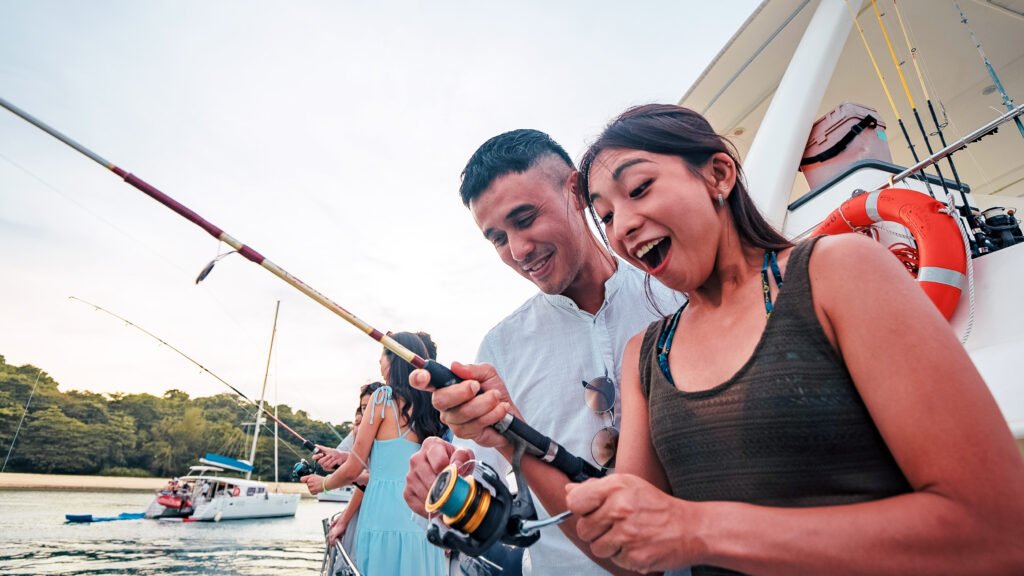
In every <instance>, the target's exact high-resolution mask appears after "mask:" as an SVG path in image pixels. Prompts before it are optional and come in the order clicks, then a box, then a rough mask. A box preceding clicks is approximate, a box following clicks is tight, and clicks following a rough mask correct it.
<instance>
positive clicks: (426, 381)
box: [409, 368, 433, 392]
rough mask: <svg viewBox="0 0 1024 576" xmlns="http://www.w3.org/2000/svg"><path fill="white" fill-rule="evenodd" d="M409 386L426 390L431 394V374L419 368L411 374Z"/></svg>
mask: <svg viewBox="0 0 1024 576" xmlns="http://www.w3.org/2000/svg"><path fill="white" fill-rule="evenodd" d="M409 385H410V386H412V387H413V388H416V389H417V390H424V391H426V392H430V391H432V390H433V388H431V386H430V372H427V371H426V370H423V369H422V368H417V369H416V370H413V371H412V373H411V374H409Z"/></svg>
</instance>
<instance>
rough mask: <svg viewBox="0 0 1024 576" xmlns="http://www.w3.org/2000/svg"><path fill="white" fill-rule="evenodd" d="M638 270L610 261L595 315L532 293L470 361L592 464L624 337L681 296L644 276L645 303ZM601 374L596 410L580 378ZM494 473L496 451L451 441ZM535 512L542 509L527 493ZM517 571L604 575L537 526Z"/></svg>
mask: <svg viewBox="0 0 1024 576" xmlns="http://www.w3.org/2000/svg"><path fill="white" fill-rule="evenodd" d="M644 277H645V275H644V273H643V272H641V271H639V270H637V269H636V268H633V267H632V266H630V265H628V264H626V263H625V262H622V261H621V260H620V261H618V266H617V270H616V272H615V273H614V274H613V275H612V276H611V278H609V279H608V281H607V282H605V286H604V289H605V296H604V303H603V304H602V306H601V308H600V309H599V310H598V311H597V313H596V314H590V313H588V312H586V311H584V310H581V309H580V308H579V307H578V306H576V303H575V302H573V301H572V299H570V298H568V297H566V296H561V295H550V294H543V293H539V294H537V295H536V296H533V297H532V298H530V299H529V300H527V301H526V302H525V303H524V304H523V305H522V306H520V307H519V308H518V309H517V310H516V311H515V312H513V313H512V314H510V315H509V316H508V317H506V318H505V319H504V320H502V321H501V322H500V323H499V324H498V325H497V326H495V327H494V328H493V329H491V331H490V332H488V334H487V336H486V337H484V340H483V342H482V343H481V345H480V351H479V352H478V354H477V362H478V363H487V364H491V365H493V366H494V367H495V368H496V369H497V372H498V375H499V376H501V378H502V380H504V382H505V385H506V386H507V387H508V391H509V394H510V395H511V397H512V401H513V402H514V403H515V405H516V407H517V408H518V409H519V411H520V413H522V415H523V418H524V420H525V421H526V422H527V423H528V424H529V425H530V426H532V427H533V428H535V429H536V430H538V431H539V432H541V433H543V434H545V435H547V436H550V437H551V438H552V439H554V440H555V441H556V442H558V443H559V444H560V445H561V446H563V447H564V448H565V449H567V450H569V451H570V452H572V453H573V454H575V455H577V456H580V457H583V458H585V459H586V460H588V461H589V462H591V463H592V464H596V463H595V462H594V458H593V456H592V455H591V448H590V445H591V441H592V440H593V438H594V435H595V434H597V433H598V431H600V430H601V429H602V428H604V427H606V426H609V425H612V424H613V423H614V425H615V427H616V428H618V416H619V414H620V413H621V410H620V399H619V393H618V388H619V378H620V377H621V375H622V354H623V351H624V350H625V348H626V343H627V342H628V341H629V339H630V338H631V337H632V336H633V335H635V334H637V333H638V332H640V331H642V330H644V329H645V328H646V327H647V326H648V325H649V324H650V323H651V322H653V321H655V320H657V319H658V318H661V317H662V316H665V315H668V314H671V313H673V312H675V310H676V309H677V308H679V306H680V305H681V304H682V303H683V301H684V298H683V296H682V295H680V294H678V293H676V292H673V291H671V290H669V289H668V288H665V287H664V286H663V285H661V284H660V283H658V281H656V280H653V279H652V280H651V281H650V288H651V290H650V293H651V295H652V296H653V300H654V302H651V301H649V300H650V298H649V297H648V291H647V290H645V287H644V283H645V279H644ZM599 376H608V377H610V378H611V379H612V380H613V382H614V383H615V390H616V398H615V411H614V412H615V414H614V416H613V415H612V414H610V413H606V414H597V413H595V412H594V411H592V410H591V409H590V408H588V407H587V405H586V403H585V402H584V383H586V382H589V381H590V380H592V379H594V378H597V377H599ZM455 443H456V444H457V445H462V446H466V447H468V448H471V449H473V450H474V452H475V453H476V456H477V458H478V459H480V460H483V461H485V462H487V463H488V464H490V465H492V466H493V467H494V468H495V469H496V470H497V471H498V473H499V474H500V475H501V476H502V477H506V476H507V475H508V474H509V472H510V471H511V464H509V462H508V461H507V460H505V459H504V458H503V457H501V456H500V455H499V454H498V453H497V451H495V450H490V449H482V448H481V447H479V446H475V445H474V444H472V443H471V442H468V441H465V440H458V439H457V440H456V442H455ZM534 504H535V505H536V507H537V511H538V514H539V516H540V517H541V518H544V517H546V516H548V513H547V512H546V511H545V510H544V509H543V506H541V504H540V501H539V500H537V499H536V498H534ZM524 573H525V574H534V575H547V574H550V575H556V576H567V575H569V574H572V575H577V574H606V572H605V571H604V570H602V569H601V568H600V567H599V566H598V565H597V564H595V563H594V562H592V561H591V560H590V559H589V558H587V557H586V556H585V555H584V554H583V552H581V551H580V550H579V549H578V548H576V546H575V545H574V544H573V543H572V542H571V541H570V540H569V539H568V538H567V537H566V536H565V535H564V534H562V532H561V531H560V530H559V529H557V528H549V529H545V530H544V531H543V532H542V534H541V538H540V541H538V542H537V543H536V544H534V545H533V546H531V547H530V548H529V549H528V550H527V554H526V558H524Z"/></svg>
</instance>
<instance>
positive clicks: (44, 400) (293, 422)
mask: <svg viewBox="0 0 1024 576" xmlns="http://www.w3.org/2000/svg"><path fill="white" fill-rule="evenodd" d="M37 375H38V377H39V384H38V385H37V386H36V391H35V395H34V396H33V397H32V403H31V404H30V405H29V409H28V414H27V415H26V416H25V422H24V424H22V427H21V431H20V432H19V434H18V438H17V442H16V443H15V446H14V450H13V452H12V453H11V458H10V461H9V462H8V463H7V469H6V471H7V472H35V473H48V474H87V475H90V474H99V475H111V476H161V477H165V476H178V475H181V474H184V473H185V472H186V471H187V470H188V466H189V465H192V464H196V463H198V459H199V458H200V457H201V456H203V455H204V454H206V453H207V452H215V453H218V454H224V455H227V456H232V457H236V458H246V457H247V456H248V453H249V448H250V446H251V442H252V435H251V425H250V426H249V427H247V428H245V429H243V423H245V422H249V423H251V422H252V421H253V416H254V414H255V412H256V407H255V406H253V405H252V404H250V403H248V402H246V401H244V400H242V399H240V398H238V397H237V396H235V395H233V394H217V395H215V396H206V397H198V398H191V397H189V395H188V394H186V393H185V392H182V391H181V390H168V391H167V392H165V393H164V394H163V396H154V395H152V394H123V393H113V394H97V393H95V392H83V391H78V390H70V391H68V392H62V391H60V390H59V389H58V387H59V384H58V383H57V382H56V381H55V380H53V379H52V378H51V377H50V376H49V375H48V374H47V373H46V372H45V371H43V372H40V369H39V368H38V367H36V366H32V365H31V364H25V365H22V366H13V365H10V364H7V362H6V360H5V359H4V357H3V356H2V355H0V454H3V455H4V456H6V455H7V451H8V449H9V448H10V446H11V441H12V440H13V438H14V432H15V430H16V429H17V427H18V422H19V421H20V420H21V417H22V413H23V412H24V410H25V403H26V402H27V401H28V399H29V395H30V394H31V393H32V386H33V384H34V383H35V381H36V377H37ZM271 410H272V408H271ZM277 410H278V412H277V414H278V418H280V419H281V421H282V422H285V423H287V424H288V425H289V426H291V427H292V428H293V429H294V430H295V431H296V432H298V433H299V434H301V435H302V436H304V437H305V438H307V439H309V440H312V441H313V442H316V443H318V444H325V445H329V446H333V445H335V444H337V443H338V438H339V435H340V436H344V435H345V434H347V433H348V431H349V428H350V426H351V423H350V422H344V423H342V424H340V425H337V426H334V425H332V424H330V423H327V422H321V421H319V420H314V419H312V418H310V417H309V415H308V414H306V412H305V411H303V410H297V411H293V410H292V408H290V407H289V406H287V405H283V404H282V405H279V406H278V408H277ZM273 425H274V423H273V421H272V420H269V419H267V423H266V424H265V426H266V427H264V428H263V429H262V430H261V431H260V439H259V445H258V447H257V450H256V458H255V471H254V473H253V476H254V477H257V476H258V477H262V478H263V479H268V478H269V479H272V478H273V475H274V438H273ZM246 430H248V432H249V435H248V438H247V437H246ZM280 438H281V440H280V449H279V458H278V463H279V466H280V475H281V479H282V480H287V478H288V475H289V473H290V472H291V468H292V465H293V464H294V463H295V462H296V461H297V460H298V459H299V457H303V458H308V456H309V454H308V452H307V451H305V450H304V449H303V448H302V447H301V446H299V445H298V442H297V441H295V440H294V439H293V438H291V436H290V435H288V434H287V433H286V432H285V431H284V430H281V436H280Z"/></svg>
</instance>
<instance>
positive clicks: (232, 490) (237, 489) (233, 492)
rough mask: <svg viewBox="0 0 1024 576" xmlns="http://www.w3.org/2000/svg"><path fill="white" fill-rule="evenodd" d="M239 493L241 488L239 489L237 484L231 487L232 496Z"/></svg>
mask: <svg viewBox="0 0 1024 576" xmlns="http://www.w3.org/2000/svg"><path fill="white" fill-rule="evenodd" d="M241 493H242V490H241V489H239V488H238V486H235V487H234V488H232V489H231V495H232V496H238V495H239V494H241Z"/></svg>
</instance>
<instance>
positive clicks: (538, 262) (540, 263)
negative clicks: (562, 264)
mask: <svg viewBox="0 0 1024 576" xmlns="http://www.w3.org/2000/svg"><path fill="white" fill-rule="evenodd" d="M549 260H551V254H548V255H547V256H542V257H540V258H537V259H535V260H532V261H530V262H529V263H528V264H526V265H525V266H523V267H522V268H523V271H524V272H526V273H527V274H531V275H532V274H533V273H534V272H537V271H538V270H540V269H542V268H544V265H545V264H547V263H548V261H549Z"/></svg>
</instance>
